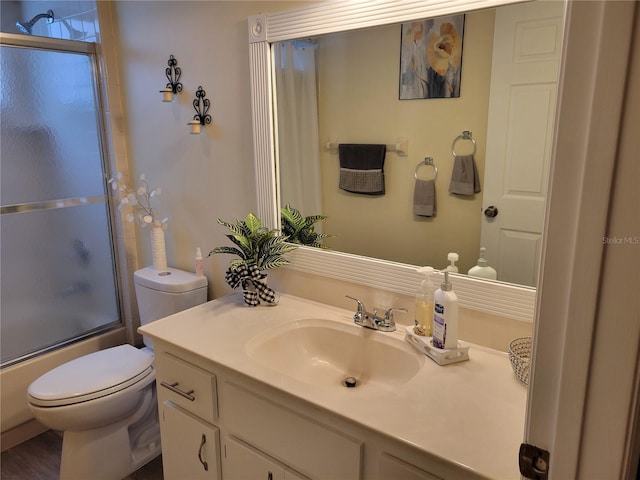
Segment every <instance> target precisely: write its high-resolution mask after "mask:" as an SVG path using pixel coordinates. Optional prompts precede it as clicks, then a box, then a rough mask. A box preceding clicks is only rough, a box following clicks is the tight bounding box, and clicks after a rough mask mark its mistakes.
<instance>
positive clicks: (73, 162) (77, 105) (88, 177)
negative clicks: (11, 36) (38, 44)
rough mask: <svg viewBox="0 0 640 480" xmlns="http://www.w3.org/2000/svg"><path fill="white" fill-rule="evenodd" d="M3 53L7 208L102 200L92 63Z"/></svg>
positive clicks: (1, 146)
mask: <svg viewBox="0 0 640 480" xmlns="http://www.w3.org/2000/svg"><path fill="white" fill-rule="evenodd" d="M0 48H1V52H0V53H1V54H0V75H1V79H0V100H1V106H2V111H1V112H0V115H1V117H2V122H1V127H0V128H1V130H0V138H1V139H2V141H1V142H0V157H1V158H2V162H1V163H0V198H1V201H2V205H12V204H16V203H27V202H35V201H43V200H52V199H58V198H69V197H78V196H92V195H100V194H102V193H104V181H103V177H102V168H101V162H100V145H99V142H98V140H97V139H98V138H99V136H98V124H97V120H96V119H97V117H96V105H95V95H94V85H93V80H92V78H93V77H92V75H93V71H92V66H91V59H90V57H89V56H87V55H82V54H73V53H62V52H54V51H44V50H32V49H28V48H16V47H8V46H2V47H0Z"/></svg>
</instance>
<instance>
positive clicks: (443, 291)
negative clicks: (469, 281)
mask: <svg viewBox="0 0 640 480" xmlns="http://www.w3.org/2000/svg"><path fill="white" fill-rule="evenodd" d="M433 346H434V347H436V348H442V349H456V348H458V296H457V295H456V294H455V292H454V291H453V286H452V285H451V282H450V281H449V272H447V271H445V272H444V281H443V282H442V283H441V284H440V288H439V289H438V290H436V293H435V294H434V295H433Z"/></svg>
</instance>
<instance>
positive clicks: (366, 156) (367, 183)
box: [338, 143, 387, 195]
mask: <svg viewBox="0 0 640 480" xmlns="http://www.w3.org/2000/svg"><path fill="white" fill-rule="evenodd" d="M386 151H387V146H386V145H367V144H361V145H357V144H349V143H341V144H340V145H338V155H339V158H340V184H339V187H340V188H341V189H342V190H346V191H348V192H353V193H366V194H369V195H382V194H384V156H385V154H386Z"/></svg>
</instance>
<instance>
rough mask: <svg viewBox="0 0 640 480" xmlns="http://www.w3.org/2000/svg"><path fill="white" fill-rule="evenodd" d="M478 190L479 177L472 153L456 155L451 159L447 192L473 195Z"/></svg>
mask: <svg viewBox="0 0 640 480" xmlns="http://www.w3.org/2000/svg"><path fill="white" fill-rule="evenodd" d="M479 192H480V177H479V175H478V169H477V168H476V161H475V159H474V158H473V155H457V156H456V157H455V159H454V161H453V171H452V172H451V183H450V184H449V193H456V194H458V195H473V194H474V193H479Z"/></svg>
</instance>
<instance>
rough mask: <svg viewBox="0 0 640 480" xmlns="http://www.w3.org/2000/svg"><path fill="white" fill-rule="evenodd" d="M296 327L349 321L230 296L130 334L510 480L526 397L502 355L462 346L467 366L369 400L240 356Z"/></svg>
mask: <svg viewBox="0 0 640 480" xmlns="http://www.w3.org/2000/svg"><path fill="white" fill-rule="evenodd" d="M305 318H319V319H327V320H333V321H338V322H343V323H348V324H351V323H353V319H352V318H353V312H351V311H348V310H344V309H340V308H336V307H332V306H329V305H324V304H320V303H316V302H312V301H309V300H305V299H302V298H298V297H294V296H291V295H282V296H281V297H280V301H279V304H278V305H277V306H259V307H254V308H251V307H247V306H245V305H244V303H243V301H242V296H241V295H240V294H233V295H229V296H227V297H223V298H220V299H217V300H213V301H210V302H208V303H205V304H202V305H200V306H197V307H194V308H192V309H189V310H186V311H184V312H180V313H177V314H175V315H171V316H169V317H166V318H163V319H161V320H158V321H156V322H153V323H150V324H148V325H145V326H143V327H141V328H140V329H139V331H140V332H141V333H143V334H145V335H149V336H150V337H152V338H154V339H159V340H162V341H164V342H167V343H168V344H171V345H175V346H177V347H179V348H182V349H184V350H188V351H190V352H192V353H194V354H196V355H198V356H200V357H202V358H204V359H207V360H210V361H212V362H215V363H217V364H219V365H222V366H224V367H226V368H228V369H230V370H233V371H236V372H239V373H241V374H243V375H246V376H248V377H250V378H253V379H256V380H258V381H260V382H263V383H267V384H269V385H271V386H272V387H275V388H278V389H280V390H283V391H285V392H287V393H288V394H290V395H293V396H295V397H298V398H300V399H303V400H305V401H307V402H309V403H311V404H313V405H315V406H317V407H320V408H323V409H326V410H328V411H330V412H333V413H335V414H337V415H339V416H341V417H344V418H348V419H350V420H351V421H353V422H356V423H359V424H361V425H363V426H365V427H367V428H369V429H372V430H375V431H378V432H382V433H384V434H385V435H388V436H391V437H393V438H395V439H397V440H399V441H401V442H404V443H407V444H409V445H412V446H413V447H416V448H418V449H420V450H425V451H428V452H430V453H431V454H433V455H437V456H440V457H443V458H446V459H447V460H449V461H450V462H453V463H454V464H457V465H460V466H464V467H466V468H468V469H470V470H472V471H474V472H476V473H478V474H480V475H483V476H486V477H489V478H500V479H506V478H520V474H519V470H518V449H519V446H520V443H521V442H522V438H523V432H524V420H525V407H526V397H527V390H526V387H525V386H524V385H522V384H521V383H520V382H519V381H518V380H517V379H516V378H515V375H514V374H513V371H512V370H511V365H510V364H509V358H508V355H507V354H506V353H504V352H499V351H496V350H491V349H488V348H484V347H481V346H476V345H473V344H472V345H471V348H470V349H469V357H470V360H468V361H464V362H460V363H455V364H451V365H447V366H439V365H437V364H436V363H435V362H433V361H432V360H430V359H429V358H426V357H425V362H424V365H423V366H422V368H421V369H420V371H419V372H418V374H417V375H416V376H415V377H413V378H412V379H411V380H409V381H408V382H407V383H405V384H403V385H400V386H394V387H393V388H391V387H380V388H377V389H375V390H374V391H372V390H368V389H367V390H365V389H361V390H359V389H358V388H355V389H348V388H340V389H335V390H333V389H327V388H322V387H319V386H317V385H312V384H311V383H304V382H301V381H297V380H294V379H292V378H290V377H285V376H284V375H282V374H280V373H278V372H276V371H274V370H271V369H269V368H268V367H266V366H264V365H261V364H259V363H258V362H256V361H255V360H253V359H252V358H250V357H249V355H248V354H247V353H246V352H245V348H244V346H245V345H246V344H247V343H248V342H249V340H250V339H251V338H252V337H254V336H255V335H256V334H258V333H259V332H262V331H266V330H268V329H271V328H273V327H276V326H279V325H281V324H284V323H287V322H291V321H294V320H300V319H305ZM358 328H361V327H358ZM371 332H372V333H373V334H376V335H395V336H397V338H399V339H401V340H402V339H403V338H404V328H402V327H400V326H399V327H398V330H397V331H396V332H392V333H383V332H373V331H371ZM354 397H356V401H354ZM367 397H371V398H367ZM360 399H362V400H361V401H360ZM381 405H382V406H385V408H382V409H381ZM382 412H384V413H382Z"/></svg>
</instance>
